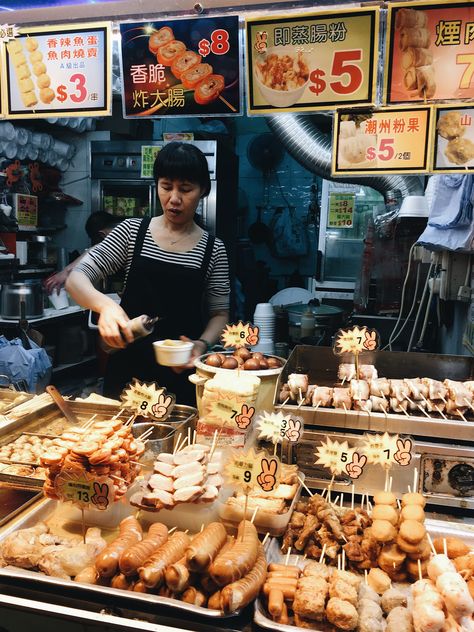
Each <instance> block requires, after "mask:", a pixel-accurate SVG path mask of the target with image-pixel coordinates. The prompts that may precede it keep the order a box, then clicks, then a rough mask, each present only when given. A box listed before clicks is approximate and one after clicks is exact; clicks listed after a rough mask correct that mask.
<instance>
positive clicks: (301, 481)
mask: <svg viewBox="0 0 474 632" xmlns="http://www.w3.org/2000/svg"><path fill="white" fill-rule="evenodd" d="M298 481H299V482H300V483H301V485H302V487H303V489H305V490H306V491H307V492H308V494H309V495H310V496H313V493H312V491H311V490H310V489H309V487H307V486H306V485H305V482H304V481H303V479H302V478H300V477H299V476H298Z"/></svg>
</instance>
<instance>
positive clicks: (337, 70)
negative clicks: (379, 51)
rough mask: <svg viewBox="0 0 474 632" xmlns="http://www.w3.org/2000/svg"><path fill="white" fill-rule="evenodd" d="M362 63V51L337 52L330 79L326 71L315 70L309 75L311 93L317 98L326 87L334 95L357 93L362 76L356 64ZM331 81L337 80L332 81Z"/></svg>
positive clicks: (333, 60)
mask: <svg viewBox="0 0 474 632" xmlns="http://www.w3.org/2000/svg"><path fill="white" fill-rule="evenodd" d="M361 61H362V50H360V49H355V50H338V51H336V52H335V53H334V56H333V59H332V66H331V71H330V73H329V74H330V77H327V76H326V71H325V70H323V69H322V68H316V69H315V70H313V71H312V72H311V73H310V75H309V80H310V82H311V85H310V86H309V89H310V90H311V92H313V93H314V94H316V95H317V96H319V95H320V94H322V93H323V92H324V91H325V90H326V88H327V87H329V88H330V89H331V90H332V91H333V92H334V93H335V94H339V95H342V96H347V95H349V94H354V92H357V90H359V88H360V87H361V85H362V82H363V80H364V74H363V72H362V69H361V67H360V66H359V64H358V62H361ZM333 79H337V80H336V81H333Z"/></svg>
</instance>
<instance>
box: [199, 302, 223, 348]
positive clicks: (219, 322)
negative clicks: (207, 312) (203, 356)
mask: <svg viewBox="0 0 474 632" xmlns="http://www.w3.org/2000/svg"><path fill="white" fill-rule="evenodd" d="M228 322H229V312H228V311H227V310H222V311H220V312H216V313H215V314H213V315H212V316H211V317H210V318H209V320H208V322H207V325H206V328H205V329H204V331H203V332H202V334H201V335H200V336H199V337H200V338H202V339H203V340H207V342H208V343H209V344H211V345H213V344H215V343H216V342H217V341H218V340H219V338H220V336H221V334H222V331H223V329H224V327H225V326H226V325H227V323H228Z"/></svg>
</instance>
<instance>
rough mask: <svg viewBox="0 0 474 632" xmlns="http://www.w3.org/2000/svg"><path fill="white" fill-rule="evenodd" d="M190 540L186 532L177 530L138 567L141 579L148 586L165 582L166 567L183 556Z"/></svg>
mask: <svg viewBox="0 0 474 632" xmlns="http://www.w3.org/2000/svg"><path fill="white" fill-rule="evenodd" d="M190 541H191V539H190V537H189V536H188V535H187V534H186V533H184V532H183V531H175V532H174V533H173V535H172V536H171V538H169V539H168V541H167V542H165V543H164V544H163V545H161V546H160V548H159V549H157V550H156V551H155V552H154V553H153V555H151V557H149V558H148V559H147V561H146V562H145V563H144V564H143V566H141V567H140V568H139V569H138V574H139V575H140V579H141V580H142V582H143V583H144V584H145V586H146V587H147V588H154V587H155V586H159V585H160V584H161V583H162V582H163V579H164V571H165V568H166V567H167V566H169V565H170V564H173V563H174V562H177V561H178V560H179V559H181V557H183V554H184V551H185V549H186V548H187V547H188V546H189V543H190Z"/></svg>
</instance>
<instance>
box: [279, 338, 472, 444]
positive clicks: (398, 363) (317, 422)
mask: <svg viewBox="0 0 474 632" xmlns="http://www.w3.org/2000/svg"><path fill="white" fill-rule="evenodd" d="M352 361H353V359H352V356H348V357H345V356H335V355H334V353H333V351H332V348H331V347H312V346H309V345H299V346H296V347H295V348H294V349H293V351H292V352H291V355H290V357H289V358H288V361H287V363H286V365H285V367H284V369H283V371H282V372H281V374H280V378H279V382H278V386H277V389H276V391H275V408H276V409H277V410H282V411H284V412H285V413H288V414H291V415H298V416H299V417H301V418H302V419H303V420H304V424H305V426H316V427H322V428H328V427H330V428H343V429H345V428H348V429H351V430H356V431H360V432H365V431H374V432H386V431H388V432H392V433H397V434H410V435H412V436H414V437H435V438H436V439H437V440H441V441H442V440H443V439H444V440H445V441H449V442H450V443H452V441H453V439H455V440H456V441H466V442H469V443H470V442H472V435H473V432H474V421H472V422H467V423H466V422H465V421H462V420H460V421H456V420H454V419H447V420H445V419H442V418H435V417H432V418H431V419H428V418H427V417H425V416H423V415H421V414H420V415H412V414H409V416H408V417H407V416H406V415H404V414H398V413H387V415H384V414H383V413H372V412H371V413H370V414H369V413H367V412H364V411H358V410H347V411H344V410H341V409H335V408H322V407H319V408H318V409H317V410H316V408H314V407H313V406H298V405H296V404H294V405H293V404H285V405H284V406H282V405H281V404H280V402H279V400H278V397H279V393H280V390H281V386H282V384H284V383H285V382H287V381H288V375H289V374H290V373H307V374H308V375H309V381H310V383H311V384H318V385H319V386H334V384H335V383H336V382H337V369H338V366H339V364H340V363H341V362H352ZM360 362H361V363H362V364H373V365H374V366H375V367H376V369H377V371H378V373H379V376H380V377H386V378H389V379H403V378H412V377H429V378H432V379H436V380H440V381H443V380H444V379H446V378H447V377H449V379H452V380H460V381H465V380H472V379H474V358H471V357H469V356H449V355H439V354H434V353H401V352H392V351H376V352H367V353H364V354H363V355H362V357H361V359H360ZM469 415H470V413H468V416H469ZM471 416H472V415H471Z"/></svg>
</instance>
